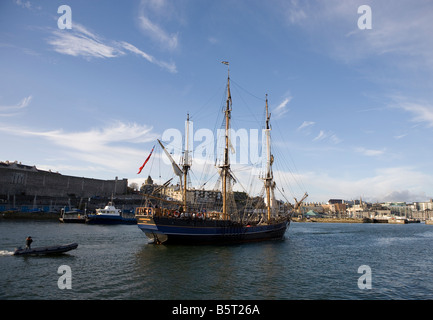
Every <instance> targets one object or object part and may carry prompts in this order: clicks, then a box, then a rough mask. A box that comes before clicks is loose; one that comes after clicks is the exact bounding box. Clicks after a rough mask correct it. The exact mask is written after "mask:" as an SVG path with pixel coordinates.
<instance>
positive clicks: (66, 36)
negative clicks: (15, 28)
mask: <svg viewBox="0 0 433 320" xmlns="http://www.w3.org/2000/svg"><path fill="white" fill-rule="evenodd" d="M53 35H54V37H53V38H50V39H49V40H48V43H49V44H51V45H52V46H53V47H54V50H55V51H56V52H58V53H62V54H67V55H71V56H74V57H77V56H84V57H88V58H114V57H118V56H121V55H123V54H124V53H123V52H122V51H120V50H119V49H117V48H115V47H114V46H113V45H109V44H106V43H104V42H105V41H104V40H103V39H101V38H100V37H99V36H97V35H96V34H94V33H92V32H90V31H88V30H87V29H86V28H85V27H83V26H82V25H80V24H78V23H76V22H74V24H73V27H72V29H71V30H55V31H54V32H53Z"/></svg>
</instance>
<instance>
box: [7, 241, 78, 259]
mask: <svg viewBox="0 0 433 320" xmlns="http://www.w3.org/2000/svg"><path fill="white" fill-rule="evenodd" d="M77 247H78V243H70V244H65V245H58V246H49V247H38V248H32V249H22V248H21V247H19V248H18V249H15V251H14V256H22V255H42V254H59V253H63V252H67V251H70V250H74V249H76V248H77Z"/></svg>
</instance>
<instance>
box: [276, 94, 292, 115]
mask: <svg viewBox="0 0 433 320" xmlns="http://www.w3.org/2000/svg"><path fill="white" fill-rule="evenodd" d="M292 99H293V97H291V96H290V97H287V98H285V99H284V100H283V101H282V102H281V103H280V104H279V105H278V106H277V107H276V108H275V109H274V110H273V114H274V115H275V117H276V118H277V119H278V118H281V117H282V116H283V115H284V114H286V113H287V112H288V111H289V108H288V106H287V105H288V104H289V102H290V101H291V100H292Z"/></svg>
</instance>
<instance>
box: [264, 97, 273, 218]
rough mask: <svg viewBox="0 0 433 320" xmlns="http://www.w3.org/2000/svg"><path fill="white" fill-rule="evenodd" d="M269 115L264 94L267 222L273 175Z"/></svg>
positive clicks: (269, 211)
mask: <svg viewBox="0 0 433 320" xmlns="http://www.w3.org/2000/svg"><path fill="white" fill-rule="evenodd" d="M270 119H271V114H270V113H269V109H268V95H267V94H266V129H265V133H266V177H265V178H264V180H265V189H266V208H267V217H268V220H269V219H270V218H271V204H272V201H271V191H272V190H271V189H272V188H273V185H272V184H273V174H272V162H273V156H272V154H271V127H270V124H269V122H270Z"/></svg>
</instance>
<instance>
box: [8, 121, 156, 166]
mask: <svg viewBox="0 0 433 320" xmlns="http://www.w3.org/2000/svg"><path fill="white" fill-rule="evenodd" d="M0 131H3V132H6V133H8V134H12V135H17V136H26V137H40V138H43V139H45V140H47V141H49V142H51V143H53V144H54V145H55V146H56V150H58V156H59V157H62V155H64V156H65V158H67V159H74V160H76V161H80V162H83V161H84V163H87V164H86V166H89V165H92V166H96V167H99V168H106V169H110V170H119V171H120V170H128V169H129V170H130V169H131V167H133V168H134V170H135V169H136V164H138V163H140V161H141V160H142V157H143V151H142V150H141V149H139V148H133V147H130V146H127V145H128V144H131V143H133V144H139V143H146V142H150V141H154V140H155V139H156V137H157V135H156V134H155V133H153V132H152V127H149V126H145V125H138V124H136V123H132V124H131V123H123V122H117V123H115V124H113V125H111V126H108V127H106V128H96V129H91V130H88V131H82V132H65V131H64V130H60V129H59V130H51V131H36V130H32V129H28V128H22V127H8V126H2V127H1V128H0ZM48 147H50V146H49V145H48Z"/></svg>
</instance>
